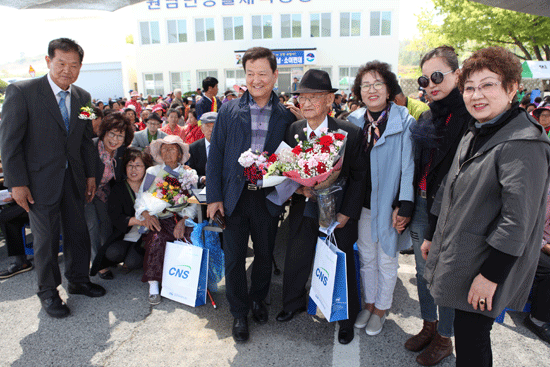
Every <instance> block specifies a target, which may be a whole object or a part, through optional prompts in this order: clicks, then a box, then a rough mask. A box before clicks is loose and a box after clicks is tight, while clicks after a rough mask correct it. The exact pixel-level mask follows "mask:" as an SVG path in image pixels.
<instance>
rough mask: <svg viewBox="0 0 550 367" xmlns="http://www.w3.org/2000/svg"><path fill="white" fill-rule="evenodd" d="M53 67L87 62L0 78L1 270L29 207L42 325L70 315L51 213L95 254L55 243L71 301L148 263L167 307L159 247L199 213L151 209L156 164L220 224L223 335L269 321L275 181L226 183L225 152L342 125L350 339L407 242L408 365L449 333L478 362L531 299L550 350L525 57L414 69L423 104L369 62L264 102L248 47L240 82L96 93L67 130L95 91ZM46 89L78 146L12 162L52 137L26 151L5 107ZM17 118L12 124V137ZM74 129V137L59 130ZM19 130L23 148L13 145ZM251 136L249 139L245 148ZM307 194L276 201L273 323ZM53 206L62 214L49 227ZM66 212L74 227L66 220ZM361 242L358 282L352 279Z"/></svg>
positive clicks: (231, 159) (27, 123) (537, 328)
mask: <svg viewBox="0 0 550 367" xmlns="http://www.w3.org/2000/svg"><path fill="white" fill-rule="evenodd" d="M62 57H65V58H68V60H69V62H73V63H74V64H75V65H78V64H79V61H80V64H81V62H82V58H83V51H82V49H81V48H80V46H78V45H77V44H76V43H74V42H73V41H71V40H67V39H60V40H54V41H52V43H51V44H50V49H49V56H48V60H49V61H48V62H49V64H48V65H49V66H50V74H48V76H47V77H44V78H42V79H40V80H38V81H35V82H32V83H26V84H25V83H23V84H17V85H15V86H12V87H10V88H9V89H8V93H7V99H6V102H5V105H4V106H5V107H4V108H5V110H4V111H5V116H4V119H3V120H2V123H1V124H0V139H1V142H2V159H3V162H2V163H3V164H4V170H5V175H6V185H7V186H8V187H10V188H11V189H12V190H13V191H12V192H13V200H15V201H16V202H17V204H19V205H17V204H13V205H10V206H8V207H5V208H4V209H2V211H0V224H1V225H2V232H3V233H4V236H5V238H6V242H7V247H8V255H9V256H12V257H13V262H12V264H11V265H10V266H9V268H8V269H7V270H5V271H3V272H2V273H0V279H5V278H9V277H11V276H14V275H17V274H20V273H23V272H27V271H29V270H32V269H33V266H34V265H33V263H32V262H31V261H30V260H28V259H27V258H26V256H25V255H24V247H23V243H22V241H21V228H22V227H23V226H24V225H25V224H26V223H27V222H28V220H29V216H30V222H31V227H32V230H33V232H35V233H36V235H37V237H38V239H37V241H35V246H37V249H36V252H35V254H36V255H35V263H36V267H37V273H38V276H39V292H38V294H39V297H40V299H41V302H42V305H43V308H44V309H45V310H46V312H47V313H48V314H49V315H50V316H52V317H56V318H61V317H65V316H67V315H68V314H69V309H68V307H67V306H66V305H65V304H64V303H63V302H62V300H61V299H60V297H59V295H58V294H57V290H56V288H57V286H58V285H59V284H60V282H61V279H60V273H59V269H58V268H56V266H57V260H56V259H57V257H56V256H57V255H56V254H57V247H58V242H59V241H58V239H59V233H58V232H59V231H60V226H59V223H60V222H61V223H63V224H64V228H63V237H64V239H75V238H76V237H77V236H80V237H81V242H85V243H83V244H82V245H79V246H84V247H81V248H80V250H82V249H84V250H86V248H85V245H86V243H87V242H88V240H89V243H90V244H91V246H90V247H89V250H90V251H89V252H90V255H91V258H88V257H85V258H84V259H80V258H78V259H77V258H76V257H77V256H76V255H75V252H74V251H75V249H74V248H73V247H72V246H75V245H74V244H73V243H68V246H67V247H66V248H65V251H66V254H67V258H66V261H67V262H68V266H67V269H68V270H67V273H66V276H67V278H68V279H69V286H68V291H69V293H72V294H84V295H87V296H89V297H100V296H102V295H103V294H105V289H104V288H102V287H101V286H99V285H97V284H94V283H92V282H90V281H89V278H88V274H90V275H91V276H94V275H96V274H97V275H98V276H99V277H100V278H102V279H105V280H111V279H113V278H114V274H113V272H112V271H111V270H110V268H111V267H112V266H116V265H117V264H122V266H123V267H124V268H125V269H127V270H128V271H129V270H133V269H140V268H142V269H143V277H142V281H143V282H144V283H147V284H148V286H149V293H148V302H149V303H150V304H151V305H157V304H159V303H160V302H161V297H160V287H161V284H162V268H163V259H164V251H165V247H166V243H167V242H170V241H174V240H175V239H177V238H189V234H190V230H191V228H189V227H188V226H186V222H185V220H187V219H191V220H192V219H195V218H196V217H197V213H198V210H199V209H198V206H197V205H195V204H192V205H189V206H186V207H184V208H183V209H181V210H180V211H179V212H177V213H176V215H174V213H172V212H165V211H155V210H156V209H155V208H154V207H152V206H151V205H150V203H148V202H147V201H146V200H145V199H144V195H143V193H144V192H147V190H149V189H150V187H151V185H152V182H153V180H154V178H155V177H157V175H158V174H159V172H161V171H162V170H164V171H166V172H168V173H170V174H173V175H174V176H175V177H180V176H181V175H182V174H184V173H190V172H192V174H193V175H196V177H195V176H194V177H195V178H194V180H195V182H196V184H195V185H196V186H198V187H203V186H205V185H207V186H208V190H207V202H208V208H207V215H208V216H209V217H210V218H213V217H214V216H216V215H218V214H221V215H222V216H224V215H225V218H226V224H227V226H226V228H225V230H224V233H223V243H224V251H225V266H226V295H227V298H228V301H229V305H230V312H231V314H232V315H233V317H234V323H233V326H232V334H233V338H234V339H235V341H237V342H245V341H247V340H248V338H249V329H248V319H247V315H248V313H249V311H250V310H251V311H252V314H253V319H254V320H255V321H256V322H258V323H259V324H263V323H266V322H267V321H268V312H267V309H266V304H265V301H264V300H265V298H266V296H267V294H268V292H269V285H270V276H271V271H272V258H273V248H274V244H275V243H274V242H275V235H276V233H277V228H278V222H279V216H280V215H281V214H282V213H283V212H284V210H285V209H284V206H281V205H276V204H274V203H271V202H269V201H268V200H267V199H266V196H267V192H268V190H269V189H265V188H262V187H259V186H257V185H256V184H255V183H253V182H251V181H250V178H249V177H248V176H246V175H244V176H243V175H239V177H238V179H237V178H235V177H234V172H242V171H243V168H242V167H240V166H239V165H238V163H237V159H238V157H239V155H240V154H241V153H242V152H243V151H245V150H246V149H248V148H254V149H255V150H259V151H261V150H266V151H268V152H269V153H273V151H274V150H275V149H276V148H277V147H278V145H279V143H280V142H281V141H285V142H286V143H287V144H289V145H291V146H294V145H296V144H297V142H296V138H297V137H298V139H299V140H308V139H312V137H313V138H314V137H316V136H320V134H321V133H322V131H327V130H328V131H337V130H338V129H342V130H345V131H346V132H347V134H348V135H347V147H346V154H345V156H344V161H343V165H342V169H341V173H340V177H341V178H342V179H343V180H345V183H344V184H343V189H342V190H341V192H340V193H339V194H338V195H339V198H340V199H339V200H338V201H337V202H338V204H337V208H336V212H337V213H338V214H337V216H336V218H337V221H338V226H337V227H336V229H335V232H334V234H335V238H336V240H337V244H338V247H339V248H341V249H342V251H344V252H346V254H347V255H348V256H347V260H348V261H347V264H346V271H347V276H348V308H349V318H348V319H347V320H342V321H341V322H340V328H339V333H338V340H339V342H340V343H341V344H348V343H350V342H351V341H352V340H353V338H354V328H357V329H365V332H366V334H367V335H370V336H375V335H378V334H379V333H381V332H382V330H383V327H384V324H385V320H386V317H387V315H388V313H389V312H390V311H391V306H392V301H393V293H394V288H395V285H396V281H397V275H398V267H399V264H398V256H399V253H400V252H402V251H406V250H408V249H409V251H410V253H413V254H414V258H415V263H416V272H417V273H416V278H417V289H418V297H419V312H418V314H419V316H420V318H421V319H422V323H423V324H422V328H421V330H420V332H419V333H418V334H416V335H414V336H412V337H411V338H409V339H408V340H403V341H402V343H403V344H404V346H405V348H406V349H408V350H410V351H411V352H415V353H419V354H418V356H417V359H416V360H417V362H418V363H419V364H420V365H424V366H432V365H435V364H438V363H439V362H441V361H442V360H444V359H445V358H447V357H448V356H449V355H451V354H452V352H453V342H452V339H451V337H453V336H454V337H455V345H454V347H455V348H456V356H457V366H468V367H470V366H491V365H492V351H491V339H490V332H491V328H492V325H493V323H494V321H495V318H496V317H497V316H498V315H499V314H500V313H501V312H502V311H503V310H504V309H505V307H511V308H513V309H516V310H521V309H522V308H523V305H525V303H526V301H527V299H528V296H529V294H530V293H531V301H532V304H533V307H532V311H531V313H530V314H529V315H528V316H527V318H526V319H525V324H526V325H527V327H529V328H530V329H531V330H533V331H534V332H535V333H536V334H537V335H538V336H539V337H540V338H541V339H543V340H545V341H547V342H550V313H549V309H550V276H549V273H550V264H549V263H550V261H549V258H550V256H549V255H550V205H548V204H547V202H548V200H547V199H548V198H549V197H550V192H549V191H548V185H549V180H550V174H549V170H550V140H549V139H548V133H549V132H550V96H540V94H541V93H540V91H538V92H536V91H535V90H534V91H531V92H528V91H526V90H525V88H524V87H523V85H522V84H521V83H520V82H521V64H520V63H519V61H518V60H517V58H516V57H515V56H514V55H513V54H512V53H510V52H509V51H506V50H505V49H503V48H498V47H490V48H486V49H481V50H478V51H476V52H474V53H473V55H472V56H471V57H469V58H468V59H467V60H466V61H465V62H464V64H463V66H462V68H460V67H459V63H458V57H457V55H456V53H455V51H454V49H453V48H451V47H447V46H441V47H438V48H435V49H433V50H431V51H430V52H428V53H426V54H425V55H424V56H423V58H422V60H421V63H420V68H421V72H422V76H421V77H420V78H418V84H419V88H420V93H419V95H418V96H416V95H415V94H414V95H409V96H405V94H404V93H403V90H402V88H401V86H400V85H399V83H398V79H397V77H396V75H395V73H393V72H392V71H391V66H390V65H388V64H387V63H383V62H380V61H377V60H374V61H369V62H367V63H366V64H364V65H363V66H362V67H361V68H360V69H359V71H358V73H357V75H356V76H355V82H354V84H353V86H352V89H351V91H350V92H349V93H345V92H343V91H340V90H337V89H334V88H332V85H331V81H330V76H329V75H328V74H327V73H326V72H324V71H322V70H316V69H310V70H308V71H307V72H306V73H305V74H304V76H303V77H302V78H301V79H298V78H295V79H294V82H293V84H292V91H291V93H280V94H278V95H277V94H276V93H275V92H274V91H273V88H274V86H275V83H276V80H277V75H278V71H277V65H276V61H275V57H274V56H273V54H272V52H271V51H270V50H268V49H265V48H261V47H256V48H252V49H249V50H248V51H247V52H246V53H245V55H244V56H243V60H242V63H243V67H244V69H245V74H246V78H247V83H246V85H235V86H234V88H233V89H234V90H227V91H226V92H225V93H223V97H221V98H218V95H220V92H219V89H218V84H219V83H218V80H216V78H214V77H207V78H205V79H204V80H203V81H202V88H199V89H197V91H196V92H194V93H192V94H191V95H187V93H186V95H187V96H186V95H184V94H183V93H182V91H181V90H180V89H176V90H174V91H173V92H170V93H168V95H166V96H156V97H153V96H151V95H148V96H146V97H144V96H143V95H142V94H140V93H138V92H137V91H131V93H130V99H129V100H127V99H125V98H120V99H109V100H108V101H100V100H95V99H94V100H92V102H93V111H94V115H95V119H93V120H92V121H91V122H90V124H87V125H85V126H84V125H82V126H80V125H79V126H78V127H74V125H71V124H75V123H77V122H76V121H77V120H76V118H73V119H71V118H70V115H71V114H70V113H68V111H67V110H66V105H65V100H66V98H69V97H68V96H67V95H65V94H63V91H64V90H71V88H73V89H72V92H73V93H79V94H72V97H70V98H77V97H78V98H81V99H82V102H83V105H84V104H85V103H84V102H86V101H84V100H85V99H87V98H88V97H89V95H87V94H86V92H85V91H83V90H81V89H79V88H78V87H75V86H72V85H71V83H72V82H74V81H75V80H76V77H77V76H78V73H76V76H75V75H74V74H71V75H70V78H69V77H67V78H62V77H61V76H62V75H63V72H64V71H63V70H64V69H63V67H62V66H60V65H58V64H57V62H59V61H58V60H59V58H62ZM56 86H57V88H56ZM50 87H51V89H52V90H54V91H57V89H60V92H59V93H57V94H56V96H55V98H57V101H54V95H52V96H51V97H52V98H51V99H52V101H51V102H52V106H53V107H52V108H53V109H56V108H57V106H59V110H60V116H59V118H60V119H59V121H55V120H53V122H52V124H56V125H55V126H57V124H58V123H59V126H60V130H62V132H63V133H62V134H61V133H60V134H59V135H60V136H64V137H66V136H69V138H68V139H69V140H70V139H74V141H69V143H68V144H73V147H72V148H71V149H72V150H71V151H70V153H69V154H68V157H69V158H65V155H60V156H59V157H58V158H59V159H58V161H56V163H55V164H52V163H51V162H52V161H51V160H49V161H45V160H40V159H38V160H36V161H34V160H33V159H34V158H29V157H27V160H25V159H24V158H22V157H21V151H23V150H25V151H27V152H29V154H36V149H39V151H41V152H42V153H43V152H44V149H60V148H59V147H57V146H55V144H56V143H55V141H54V142H53V143H52V142H49V140H48V144H50V145H48V146H46V147H44V146H41V145H40V144H41V143H40V144H39V143H37V141H40V139H39V138H37V137H36V136H35V135H36V134H39V132H37V131H35V130H33V127H32V126H33V125H32V124H34V123H36V122H35V121H33V120H32V117H31V118H26V117H25V116H26V115H21V114H20V113H19V111H20V110H19V109H18V108H23V107H21V106H20V107H18V108H16V107H14V106H16V105H18V104H19V103H21V102H20V101H21V100H22V99H24V98H25V97H24V96H30V95H33V93H37V92H36V90H37V89H36V88H38V90H40V91H41V90H43V89H47V88H50ZM41 88H42V89H41ZM65 93H68V92H65ZM50 94H51V93H50ZM415 97H416V98H415ZM29 98H30V97H29ZM421 99H424V101H425V102H424V101H422V100H421ZM56 102H57V103H56ZM28 115H29V116H33V114H32V113H29V114H28ZM61 118H62V119H61ZM38 121H40V120H38ZM61 121H64V123H65V124H64V125H62V123H61ZM40 123H43V121H40ZM244 124H249V125H250V126H251V131H252V132H251V133H247V132H246V131H243V129H241V128H240V126H244ZM271 124H273V125H271ZM22 126H23V127H24V128H25V130H24V132H22V131H20V130H18V129H22ZM77 128H79V129H81V130H80V131H74V130H72V129H77ZM268 128H269V133H268ZM65 129H66V130H65ZM323 129H326V130H323ZM85 130H86V131H85ZM88 130H89V131H88ZM22 133H24V134H27V135H26V136H31V137H32V138H33V139H29V140H26V139H23V137H22V135H21V134H22ZM88 133H89V134H88ZM76 134H79V135H78V137H76V136H75V135H76ZM246 134H248V135H250V136H249V139H248V140H246V139H243V138H242V136H243V135H246ZM88 135H89V136H88ZM92 137H93V140H92V139H91V138H92ZM88 138H90V139H89V141H88ZM81 141H83V143H81ZM28 144H37V146H38V148H37V147H35V146H31V147H29V146H28ZM60 151H62V152H64V150H63V149H61V150H60ZM60 154H61V153H60ZM86 157H88V158H89V157H93V159H92V158H90V159H87V158H86ZM44 159H45V158H44ZM48 159H49V158H48ZM81 160H82V161H83V162H81ZM51 165H54V166H55V172H57V173H48V175H49V176H48V177H54V176H55V175H57V176H55V177H56V178H57V179H58V180H59V182H63V187H64V190H63V191H62V192H57V191H56V192H54V193H52V192H47V190H46V192H45V194H48V195H49V196H40V195H39V194H38V192H37V191H36V190H37V187H40V185H41V184H43V181H44V179H45V178H44V177H42V176H40V177H38V174H39V173H38V172H39V171H40V174H44V167H46V166H48V167H49V166H51ZM67 167H70V168H72V169H73V170H72V171H71V170H68V169H67ZM75 167H76V168H75ZM21 172H23V173H21ZM27 172H29V174H28V175H27ZM59 172H61V173H60V174H59ZM73 175H74V177H73ZM27 176H28V177H27ZM29 177H30V178H29ZM46 179H47V177H46ZM75 182H79V185H80V184H82V185H81V186H82V192H80V191H78V192H77V191H76V190H74V192H73V189H72V188H71V187H72V186H71V185H74V187H76V186H77V185H76V184H75ZM92 182H95V184H93V183H92ZM84 183H85V185H84ZM29 186H30V189H29V188H28V187H29ZM79 187H80V186H79ZM84 187H85V189H84ZM48 189H51V188H49V186H48ZM79 190H80V188H79ZM31 193H32V196H35V199H36V203H35V201H34V199H33V197H32V196H31ZM312 196H313V195H312V192H311V191H310V190H309V189H308V188H306V187H303V186H302V187H300V188H298V189H297V190H296V192H295V194H294V195H293V196H292V198H291V199H290V200H289V201H290V203H291V206H290V212H289V218H290V234H289V239H288V243H287V252H286V259H285V276H284V279H283V302H282V303H283V309H282V311H281V312H280V313H279V314H278V316H277V321H279V322H288V321H290V320H292V318H293V317H294V316H296V315H297V314H298V313H300V312H303V311H305V305H306V303H305V302H306V300H305V295H306V283H307V280H308V277H309V275H310V274H311V267H312V263H313V256H314V253H315V244H316V241H317V237H318V229H319V228H318V227H319V226H318V218H317V217H316V216H315V215H313V216H310V215H309V214H308V213H309V212H308V211H309V210H313V211H314V212H315V210H316V209H311V208H310V207H309V205H312V204H311V202H310V201H308V200H307V199H306V198H311V197H312ZM51 198H60V199H59V200H58V201H57V202H53V201H51V200H53V199H51ZM84 199H85V201H84ZM52 208H53V209H52ZM60 208H61V209H60ZM52 210H57V211H58V212H59V211H60V212H61V214H59V213H58V214H56V215H53V217H52V218H53V219H50V218H48V215H50V216H51V213H52ZM77 212H78V213H79V215H76V217H74V218H71V215H72V214H74V213H77ZM28 213H29V214H28ZM317 215H318V214H317ZM79 218H80V219H84V222H83V223H80V224H78V225H77V224H75V223H76V222H77V221H78V219H79ZM44 223H46V224H44ZM67 223H69V224H72V225H73V226H74V227H71V226H66V224H67ZM77 229H78V231H80V232H77V231H76V230H77ZM83 231H84V232H83ZM249 234H250V235H252V241H253V245H254V255H255V260H254V265H253V270H252V276H251V282H252V284H251V287H250V291H249V290H248V287H247V286H246V284H247V278H246V271H245V268H244V264H245V262H244V259H245V256H246V253H245V251H244V250H243V249H245V248H246V247H247V244H248V238H249ZM75 242H76V241H75ZM66 243H67V242H66ZM355 243H357V247H358V252H359V259H360V261H359V269H357V271H358V273H359V274H360V279H361V287H360V288H357V286H356V283H355V272H356V269H355V263H354V258H353V245H354V244H355ZM84 250H82V251H84ZM90 263H91V264H92V266H91V271H88V269H89V266H88V265H89V264H90ZM56 269H57V270H56ZM533 279H535V280H534V281H533ZM531 288H533V290H532V292H530V290H531ZM359 294H360V295H361V299H362V304H359ZM400 343H401V341H400Z"/></svg>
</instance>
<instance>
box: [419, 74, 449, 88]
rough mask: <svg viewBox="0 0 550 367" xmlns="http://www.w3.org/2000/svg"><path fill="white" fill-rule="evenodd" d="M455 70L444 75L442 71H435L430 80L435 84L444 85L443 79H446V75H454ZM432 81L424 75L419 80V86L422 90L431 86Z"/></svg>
mask: <svg viewBox="0 0 550 367" xmlns="http://www.w3.org/2000/svg"><path fill="white" fill-rule="evenodd" d="M452 72H453V70H449V71H447V72H446V73H442V72H441V71H434V72H433V73H432V75H431V76H430V79H431V80H432V82H434V84H441V83H443V79H445V75H447V74H450V73H452ZM430 79H428V77H427V76H424V75H422V76H421V77H420V78H418V85H420V86H421V87H422V88H426V87H428V85H430Z"/></svg>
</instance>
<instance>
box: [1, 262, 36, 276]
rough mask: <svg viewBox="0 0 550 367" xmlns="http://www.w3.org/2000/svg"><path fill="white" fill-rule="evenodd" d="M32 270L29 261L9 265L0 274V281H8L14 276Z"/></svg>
mask: <svg viewBox="0 0 550 367" xmlns="http://www.w3.org/2000/svg"><path fill="white" fill-rule="evenodd" d="M33 268H34V266H33V264H32V263H31V262H30V261H25V262H24V263H23V264H21V265H17V264H11V265H10V266H8V269H7V270H6V271H3V272H1V273H0V279H8V278H11V277H12V276H14V275H17V274H21V273H25V272H27V271H31V270H32V269H33Z"/></svg>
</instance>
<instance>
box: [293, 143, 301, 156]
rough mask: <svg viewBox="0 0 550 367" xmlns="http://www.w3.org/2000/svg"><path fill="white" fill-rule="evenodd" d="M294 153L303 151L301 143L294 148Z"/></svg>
mask: <svg viewBox="0 0 550 367" xmlns="http://www.w3.org/2000/svg"><path fill="white" fill-rule="evenodd" d="M292 153H294V154H296V155H298V154H300V153H302V147H301V146H299V145H296V146H295V147H294V148H293V149H292Z"/></svg>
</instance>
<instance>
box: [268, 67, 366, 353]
mask: <svg viewBox="0 0 550 367" xmlns="http://www.w3.org/2000/svg"><path fill="white" fill-rule="evenodd" d="M335 91H336V89H333V88H332V85H331V82H330V77H329V75H328V74H327V73H326V72H324V71H321V70H316V69H310V70H308V71H307V72H306V73H305V74H304V77H303V78H302V80H301V81H300V85H299V87H298V90H297V91H296V92H295V93H296V94H299V97H298V101H299V103H300V106H301V107H300V108H301V112H302V113H303V115H304V117H305V119H304V120H300V121H296V122H294V123H293V124H292V125H290V126H289V128H288V129H287V132H286V138H285V141H286V143H287V144H289V145H290V146H292V147H294V146H296V144H297V142H296V139H295V135H297V136H298V139H300V140H301V141H305V140H307V139H308V138H309V139H313V138H315V136H316V137H320V136H321V131H322V130H323V131H324V129H323V128H326V129H328V131H332V132H334V131H337V130H339V129H341V130H344V131H346V132H347V142H346V148H345V149H346V151H345V154H344V162H343V165H342V169H341V172H340V175H339V178H341V179H344V181H345V184H344V189H343V190H342V191H339V192H338V194H337V198H336V212H337V213H338V214H337V216H336V220H337V221H338V222H339V225H338V226H337V227H336V229H335V231H334V235H335V237H336V242H337V245H338V248H340V249H341V250H342V251H344V252H345V253H346V270H347V285H348V316H349V318H348V319H347V320H343V321H340V331H339V333H338V341H339V342H340V343H342V344H348V343H349V342H351V341H352V340H353V336H354V331H353V324H354V323H355V319H356V317H357V314H358V313H359V308H360V305H359V296H358V289H357V283H356V281H355V279H356V277H355V261H354V254H353V244H354V243H355V242H356V241H357V235H358V234H357V221H358V219H359V216H360V214H361V208H362V203H363V195H364V187H363V185H362V184H361V182H362V179H363V178H364V175H365V170H366V163H365V161H364V160H363V155H362V151H361V142H362V132H361V130H360V129H359V128H358V127H357V126H355V125H352V124H351V123H349V122H345V121H342V120H335V119H333V118H332V117H329V116H328V113H329V111H330V108H331V106H332V103H333V101H334V92H335ZM313 134H315V136H313ZM306 196H307V197H311V196H312V195H311V189H309V188H304V187H301V188H299V189H298V190H297V191H296V194H295V195H294V196H293V197H292V206H291V208H290V213H289V223H290V232H289V240H288V245H287V246H288V247H287V251H286V257H285V267H284V278H283V310H282V311H281V312H280V313H279V315H278V316H277V321H281V322H285V321H289V320H291V319H292V318H293V317H294V315H295V314H297V313H299V312H303V311H305V310H306V306H305V305H306V299H307V291H306V283H307V280H308V278H309V275H310V274H311V268H312V266H313V260H314V257H315V245H316V243H317V238H318V234H319V220H318V218H317V217H318V214H317V203H314V202H312V201H311V200H310V201H308V202H306V201H305V197H306Z"/></svg>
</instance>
